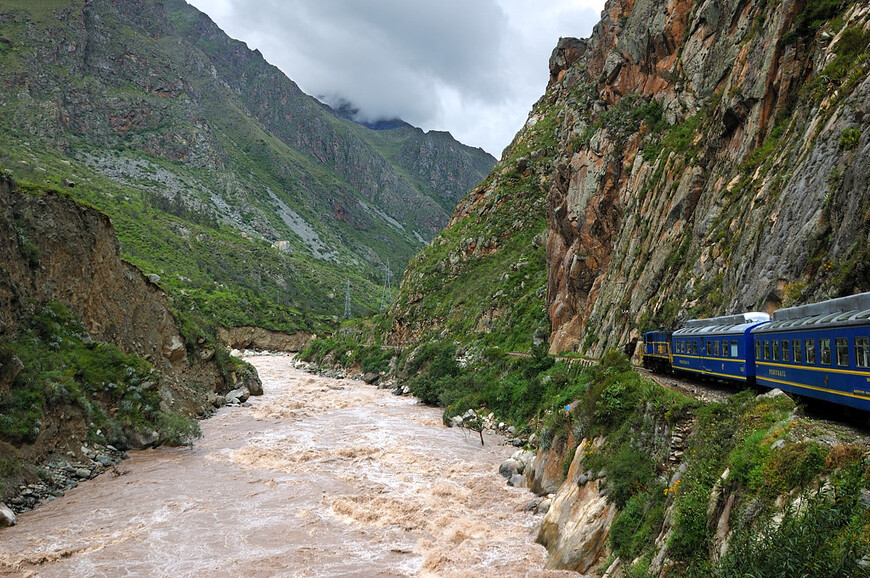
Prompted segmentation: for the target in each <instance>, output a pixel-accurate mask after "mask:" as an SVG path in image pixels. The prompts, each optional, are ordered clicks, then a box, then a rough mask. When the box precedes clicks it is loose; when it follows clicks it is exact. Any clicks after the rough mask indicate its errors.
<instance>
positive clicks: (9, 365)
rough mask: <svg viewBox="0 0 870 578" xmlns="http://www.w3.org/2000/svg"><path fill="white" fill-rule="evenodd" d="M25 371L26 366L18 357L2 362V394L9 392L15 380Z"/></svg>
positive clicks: (0, 379)
mask: <svg viewBox="0 0 870 578" xmlns="http://www.w3.org/2000/svg"><path fill="white" fill-rule="evenodd" d="M23 369H24V364H23V363H21V360H20V359H18V358H17V357H16V356H14V355H12V356H10V357H9V358H8V359H2V360H0V392H3V391H9V388H11V387H12V384H13V383H15V378H16V377H18V374H19V373H21V371H22V370H23Z"/></svg>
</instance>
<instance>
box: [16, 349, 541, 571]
mask: <svg viewBox="0 0 870 578" xmlns="http://www.w3.org/2000/svg"><path fill="white" fill-rule="evenodd" d="M248 361H250V362H251V363H253V364H254V365H255V366H256V367H257V369H258V370H259V372H260V377H261V379H262V381H263V386H264V390H265V395H263V396H262V397H259V398H251V407H242V408H224V409H222V410H221V411H220V412H219V413H218V414H217V415H216V416H215V417H213V418H211V419H209V420H207V421H204V422H203V423H202V429H203V434H204V435H203V438H202V439H201V440H198V441H197V442H196V443H195V444H194V446H193V447H192V448H159V449H156V450H148V451H140V452H131V454H130V459H129V460H126V461H124V462H122V463H121V464H120V465H119V470H121V471H125V472H126V473H125V474H124V475H121V476H113V475H111V474H104V475H102V476H100V477H98V478H96V479H94V480H91V481H89V482H86V483H82V484H80V485H79V487H78V488H75V489H73V490H70V491H69V492H67V494H66V495H65V496H64V497H62V498H59V499H57V500H55V501H53V502H50V503H47V504H45V505H43V506H41V507H40V508H38V509H36V510H34V511H31V512H28V513H26V514H23V515H22V516H20V518H19V523H18V525H17V526H15V527H12V528H6V529H4V530H2V531H0V575H24V576H112V577H116V576H203V577H204V576H274V575H285V576H406V575H429V576H451V575H453V576H455V575H468V576H481V575H498V576H515V575H519V576H523V575H525V576H537V575H543V572H542V571H541V569H542V568H543V564H544V559H545V555H546V552H545V551H544V549H543V547H541V546H539V545H537V544H535V543H534V540H533V537H534V531H535V529H536V526H537V524H538V522H539V521H540V518H539V517H537V516H533V515H531V514H529V513H526V512H523V506H525V505H526V504H527V503H528V502H529V501H530V500H531V499H532V498H533V496H532V495H531V494H530V493H529V492H528V491H527V490H522V489H516V488H511V487H509V486H507V485H506V484H505V483H504V479H503V478H501V476H499V474H498V465H499V464H500V463H501V462H502V461H504V460H505V459H506V458H508V457H509V456H510V454H511V453H512V452H513V449H514V448H512V447H509V446H500V445H498V444H499V439H498V438H488V439H487V444H486V446H484V447H483V448H481V446H480V441H479V438H478V436H477V434H476V433H473V432H467V431H464V430H461V429H449V428H446V427H444V426H443V425H442V424H441V416H440V411H439V410H437V409H433V408H427V407H423V406H421V405H419V404H418V403H417V402H416V400H414V399H412V398H408V397H396V396H394V395H392V394H391V393H389V392H387V391H383V390H378V389H376V388H374V387H372V386H368V385H365V384H364V383H362V382H359V381H351V380H333V379H326V378H321V377H316V376H312V375H309V374H307V373H303V372H301V371H299V370H296V369H294V368H293V364H292V360H291V359H290V358H289V357H277V356H276V357H252V358H249V359H248Z"/></svg>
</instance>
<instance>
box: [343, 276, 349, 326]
mask: <svg viewBox="0 0 870 578" xmlns="http://www.w3.org/2000/svg"><path fill="white" fill-rule="evenodd" d="M344 318H345V319H350V279H348V280H347V286H346V287H345V291H344Z"/></svg>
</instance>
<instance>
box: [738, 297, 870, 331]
mask: <svg viewBox="0 0 870 578" xmlns="http://www.w3.org/2000/svg"><path fill="white" fill-rule="evenodd" d="M855 325H870V293H859V294H858V295H852V296H850V297H840V298H839V299H830V300H828V301H822V302H821V303H811V304H809V305H800V306H797V307H788V308H787V309H780V310H778V311H774V312H773V321H772V322H771V323H768V324H766V325H764V326H762V327H757V328H755V329H753V330H752V332H753V333H773V332H781V331H789V330H807V329H822V328H828V327H844V326H855Z"/></svg>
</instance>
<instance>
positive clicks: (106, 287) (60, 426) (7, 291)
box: [0, 175, 259, 490]
mask: <svg viewBox="0 0 870 578" xmlns="http://www.w3.org/2000/svg"><path fill="white" fill-rule="evenodd" d="M0 263H2V267H0V340H2V341H3V347H2V351H0V357H2V360H0V375H2V377H0V382H2V385H0V406H2V408H3V409H2V412H0V413H4V414H6V415H5V416H4V417H5V418H7V419H6V420H5V421H3V423H2V427H0V447H2V448H3V451H4V452H5V453H4V468H6V467H10V464H11V463H13V462H10V461H8V460H14V463H15V464H18V463H19V462H18V461H17V460H18V459H20V460H21V463H38V462H40V461H41V460H43V459H45V458H46V456H48V455H51V454H53V453H54V452H59V454H60V455H63V454H65V452H67V451H71V452H73V453H74V454H75V455H80V454H81V452H80V448H81V447H82V444H83V443H85V441H86V440H87V439H91V437H92V436H93V435H94V431H93V430H94V429H95V427H97V426H94V424H93V423H91V424H90V425H89V424H88V419H90V420H91V421H92V422H96V421H98V419H97V418H96V417H93V415H91V416H90V417H87V416H88V415H89V412H93V411H95V410H94V408H96V407H97V405H98V404H100V405H105V407H106V412H107V413H106V414H100V415H101V416H102V417H101V418H100V419H106V418H112V416H114V415H116V414H117V412H119V411H120V412H121V413H123V412H127V413H129V414H130V415H131V416H132V417H131V419H133V418H135V419H137V420H139V419H141V418H142V413H141V412H145V413H147V414H149V415H150V414H154V415H157V414H156V410H157V409H158V408H157V407H151V408H148V409H147V410H142V409H141V408H139V409H137V408H136V407H134V405H133V404H135V403H140V404H144V403H146V402H145V401H143V400H144V399H148V396H150V395H151V394H152V392H156V393H157V396H156V397H155V401H156V402H158V403H159V409H160V410H161V411H162V412H164V413H166V414H170V413H171V414H180V415H187V416H193V415H203V414H205V413H207V411H208V410H210V409H211V408H212V402H213V400H214V397H215V393H225V392H226V391H228V390H229V389H231V388H233V387H235V386H236V385H241V384H242V382H243V380H245V379H249V380H250V384H251V386H252V389H257V388H256V387H254V385H255V384H258V383H259V380H258V379H257V378H256V373H255V372H253V370H251V371H250V372H249V373H248V374H245V373H244V372H241V371H240V372H238V373H233V371H232V370H231V369H230V370H228V369H227V367H224V368H221V367H219V365H218V363H217V360H218V358H220V357H221V356H223V357H225V356H226V354H225V353H223V352H219V351H216V350H215V348H214V346H210V345H208V344H205V343H201V344H197V343H188V342H187V341H186V339H185V338H184V337H183V336H182V333H181V330H180V327H179V324H178V322H177V321H176V318H175V317H174V315H173V314H172V312H171V311H170V305H169V300H168V298H167V296H166V294H165V293H164V292H163V290H161V289H160V288H159V287H158V286H157V285H155V284H154V283H153V282H151V281H150V280H149V279H148V278H147V277H145V275H143V274H142V273H141V272H140V271H139V270H138V269H136V268H135V267H134V266H133V265H131V264H129V263H127V262H125V261H123V260H122V259H121V258H120V252H119V245H118V240H117V238H116V237H115V233H114V228H113V227H112V224H111V222H110V221H109V219H108V218H107V217H106V216H105V215H103V214H101V213H99V212H97V211H95V210H93V209H91V208H87V207H84V206H82V205H80V204H77V203H76V202H74V201H73V200H72V199H70V198H68V197H66V196H64V195H62V194H60V193H58V192H51V191H44V190H39V189H34V190H30V191H26V192H24V191H21V190H18V189H16V188H15V187H14V186H13V185H12V184H11V183H10V180H9V179H8V177H7V176H5V175H3V176H2V177H0ZM51 303H59V304H61V305H62V306H64V307H66V308H68V309H69V310H70V311H71V312H72V314H73V315H74V316H75V318H76V319H77V320H79V321H80V322H81V324H82V328H81V331H82V332H83V333H80V334H79V333H76V334H75V335H74V336H72V335H70V336H66V335H62V334H58V333H53V330H51V329H50V328H43V330H42V333H39V335H40V337H26V339H31V340H33V341H34V342H35V341H42V340H44V341H47V343H45V344H44V346H45V347H47V348H48V349H47V352H48V354H51V355H56V356H57V357H58V359H57V360H47V359H44V358H39V357H38V358H35V359H29V358H26V357H23V358H21V359H19V358H18V357H15V352H16V350H15V349H9V348H8V346H9V344H10V342H14V341H15V340H16V339H20V338H21V336H22V335H29V334H27V333H26V332H25V329H27V328H28V327H29V326H31V325H32V324H33V320H34V319H35V318H36V317H37V316H39V315H40V313H41V312H42V311H44V309H45V307H46V306H47V305H49V304H51ZM77 322H78V321H77ZM72 340H75V342H76V343H78V342H84V343H85V345H86V347H85V348H84V350H85V351H93V352H98V351H99V345H98V344H99V343H109V344H112V345H114V346H117V347H118V348H119V349H120V351H121V352H123V353H124V354H126V355H129V356H136V357H138V358H141V359H144V360H147V361H148V362H149V363H150V366H151V367H153V369H154V370H156V371H157V373H151V374H148V375H147V379H148V380H149V381H150V382H151V383H150V385H148V386H147V387H146V386H145V385H142V381H136V387H139V386H141V387H140V389H137V390H135V391H134V390H132V389H131V390H129V391H130V392H131V396H130V398H129V400H128V398H127V397H126V394H124V395H121V390H120V389H116V388H124V387H125V384H123V383H120V382H119V383H111V384H107V383H105V382H102V383H100V382H94V383H90V385H89V387H96V388H97V389H96V390H87V389H86V388H85V389H83V390H81V391H82V392H87V396H90V397H81V396H79V394H78V393H77V392H78V391H79V389H76V387H77V386H74V385H72V384H73V380H79V379H80V378H82V377H81V376H80V375H68V374H63V375H60V374H58V375H51V374H50V372H51V371H58V372H59V371H62V370H60V369H58V368H59V367H60V366H57V367H55V365H54V364H55V363H61V362H65V361H66V357H67V356H68V355H71V354H68V353H67V349H65V348H67V346H68V345H69V343H68V342H70V341H72ZM24 349H25V350H27V347H24ZM94 355H96V353H95V354H94ZM62 358H63V359H62ZM94 359H95V360H99V359H102V358H98V357H94ZM22 360H23V361H22ZM94 363H100V361H92V362H91V366H90V367H86V366H82V368H81V371H82V372H85V373H87V372H94V375H97V373H98V372H100V371H104V370H105V371H108V372H111V371H115V370H117V371H120V372H121V373H122V374H123V370H124V366H123V365H122V366H121V367H113V366H112V367H106V368H102V367H100V368H97V367H94V366H93V364H94ZM108 363H109V364H110V365H112V364H118V363H124V364H130V366H129V367H128V369H127V372H128V375H127V376H126V377H130V378H135V379H138V377H137V375H138V373H141V372H140V371H139V370H138V369H137V367H138V365H137V364H138V363H139V362H137V361H135V360H134V358H132V357H131V358H130V359H128V360H126V361H123V360H121V361H119V360H118V359H114V360H113V361H111V362H108ZM236 369H239V368H236ZM40 372H43V373H44V372H49V374H48V382H47V385H45V386H43V385H41V382H40V381H39V379H40V378H38V377H33V376H34V375H37V374H40ZM134 374H136V375H134ZM19 376H29V377H28V378H27V379H29V380H30V381H28V382H27V383H24V382H22V381H21V379H17V378H18V377H19ZM123 377H124V376H123V375H122V378H123ZM83 379H92V378H90V377H88V376H86V377H85V378H83ZM92 380H93V379H92ZM236 381H238V382H239V383H238V384H237V383H236ZM43 387H44V388H45V389H44V390H43ZM113 389H114V391H112V390H113ZM31 390H32V391H33V394H32V396H31V397H29V398H28V397H26V396H27V395H30V394H26V393H21V394H20V395H19V394H18V392H23V391H31ZM109 392H111V393H109ZM136 396H139V397H136ZM119 397H120V401H119V399H118V398H119ZM22 399H27V400H28V401H27V403H26V404H24V406H23V407H22V405H21V404H20V403H19V401H20V400H22ZM119 403H120V404H121V409H120V410H119V409H118V405H119ZM124 403H130V404H131V406H129V407H124V406H123V404H124ZM149 403H150V402H149ZM140 410H141V411H140ZM34 412H35V413H34ZM19 414H21V415H23V416H24V417H23V418H22V419H21V420H20V422H16V421H15V420H17V419H18V417H16V416H17V415H19ZM134 414H135V415H134ZM94 415H96V414H94ZM28 422H30V423H28ZM18 423H21V424H23V426H22V427H27V428H29V429H28V430H26V431H23V432H22V430H21V429H16V428H18V426H17V425H16V424H18ZM119 423H120V422H119ZM34 424H35V428H34V427H33V425H34ZM136 424H141V425H142V427H145V426H147V422H145V421H136V423H135V424H134V423H133V422H132V421H131V422H129V423H124V425H125V426H126V427H129V428H130V429H129V430H128V431H127V433H126V434H123V435H127V434H130V435H136V434H135V433H134V431H133V429H132V428H133V426H134V425H136ZM137 427H138V426H137ZM151 427H155V426H153V425H152V426H151ZM149 431H150V430H149ZM139 433H142V432H139ZM103 434H106V435H108V434H107V431H106V430H105V428H104V431H103ZM116 434H117V437H118V439H121V437H122V433H121V432H116ZM7 436H10V437H7ZM149 436H150V434H149V433H148V432H145V434H144V435H143V436H140V437H138V438H135V439H134V438H132V437H130V438H128V439H127V441H128V442H129V444H130V445H133V446H136V445H141V444H146V445H147V444H148V443H154V442H157V441H158V438H157V437H156V436H155V437H149ZM97 437H99V433H98V434H97ZM7 441H8V442H9V443H7ZM22 442H24V443H22ZM109 443H116V444H117V443H118V442H117V441H115V442H112V441H110V442H109ZM77 444H78V445H77ZM31 473H32V472H31ZM8 474H9V472H7V471H6V470H5V469H4V470H3V471H2V472H0V481H2V478H3V477H6V476H7V475H8ZM0 486H2V484H0ZM16 487H17V486H16ZM2 489H8V488H2V487H0V490H2Z"/></svg>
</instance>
